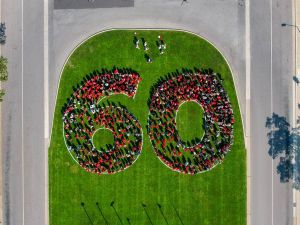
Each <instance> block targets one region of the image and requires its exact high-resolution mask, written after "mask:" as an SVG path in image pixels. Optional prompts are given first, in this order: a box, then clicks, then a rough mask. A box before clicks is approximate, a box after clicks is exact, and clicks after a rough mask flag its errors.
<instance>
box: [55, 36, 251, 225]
mask: <svg viewBox="0 0 300 225" xmlns="http://www.w3.org/2000/svg"><path fill="white" fill-rule="evenodd" d="M137 32H138V37H139V38H145V40H146V41H147V42H148V45H149V47H150V50H149V51H150V53H149V54H150V57H152V58H153V63H150V64H148V63H146V61H145V52H144V51H143V50H142V49H141V50H137V49H135V47H134V44H133V33H134V31H121V30H117V31H110V32H105V33H102V34H99V35H96V36H94V37H93V38H91V39H89V40H88V41H86V42H85V43H84V44H82V45H81V46H80V47H79V48H78V49H77V50H76V51H75V52H74V53H73V54H72V56H71V57H70V58H69V60H68V62H67V63H66V66H65V68H64V71H63V74H62V77H61V81H60V86H59V91H58V97H57V102H56V109H55V116H54V122H53V128H52V137H51V145H50V148H49V194H50V196H49V200H50V203H49V204H50V206H49V207H50V224H51V225H85V224H86V225H88V224H91V222H90V221H89V218H88V217H87V215H86V214H85V211H84V209H83V208H82V207H81V205H80V204H81V202H84V204H85V206H84V207H85V210H86V212H87V213H88V216H89V217H90V219H91V220H92V223H93V224H94V225H96V224H106V223H105V220H104V218H103V216H104V217H105V219H106V221H107V222H108V224H110V225H115V224H116V225H118V224H120V225H121V224H124V225H125V224H129V223H128V221H127V218H129V220H130V224H133V225H143V224H145V225H146V224H149V225H151V223H152V224H153V225H164V224H166V225H167V222H168V224H170V225H173V224H174V225H176V224H178V225H180V224H185V225H214V224H215V225H245V224H246V158H245V157H246V156H245V155H246V154H245V147H244V139H243V129H242V122H241V117H240V112H239V106H238V102H237V97H236V94H235V89H234V85H233V80H232V75H231V73H230V70H229V67H228V65H227V64H226V62H225V60H224V59H223V57H222V55H221V54H220V53H219V52H218V51H217V50H216V49H215V48H214V47H213V46H212V45H210V44H209V43H207V42H206V41H205V40H203V39H201V38H199V37H198V36H195V35H191V34H188V33H184V32H174V31H137ZM159 34H160V35H162V36H163V38H164V40H165V42H166V43H167V50H166V53H165V54H163V55H159V51H158V49H157V48H156V43H155V42H156V41H157V37H158V35H159ZM220 38H221V37H220ZM113 66H117V67H120V68H123V67H129V68H132V69H134V70H136V71H137V72H139V74H140V75H141V77H142V81H141V82H140V84H139V87H138V90H137V94H136V96H135V98H134V99H132V98H128V97H126V96H124V95H115V96H111V97H109V101H116V102H117V101H120V102H121V103H122V104H123V105H125V106H126V107H127V108H128V110H129V111H130V112H131V113H133V114H134V115H135V116H136V118H137V119H138V120H139V122H140V124H141V126H142V127H143V134H144V139H143V140H144V141H143V150H142V154H141V155H140V157H139V158H138V160H137V161H136V162H135V163H134V164H133V165H132V166H131V167H129V168H128V169H126V170H125V171H124V172H120V173H117V174H113V175H101V176H97V175H95V174H92V173H87V172H86V171H85V170H83V169H82V168H81V167H79V165H78V164H77V163H76V162H75V161H74V160H73V159H72V157H71V156H70V154H69V153H68V150H67V148H66V146H65V144H64V139H63V133H62V116H61V108H62V106H63V104H64V103H65V102H66V100H67V98H68V97H69V96H70V95H71V94H72V92H73V89H72V87H73V86H75V85H76V84H78V83H79V82H81V81H82V79H83V77H85V76H86V75H87V74H89V73H90V72H92V71H93V70H95V69H99V68H100V69H101V68H107V69H111V68H112V67H113ZM194 67H196V68H211V69H213V70H214V71H215V72H217V73H219V74H220V75H221V76H222V79H223V80H224V82H223V85H224V86H225V89H226V90H227V92H228V95H229V99H230V101H231V103H232V107H233V111H234V115H235V119H236V123H235V125H234V135H235V139H234V145H233V146H232V150H231V152H230V153H228V155H227V156H226V157H225V161H224V162H223V163H222V164H221V165H218V166H217V167H215V168H214V169H212V170H211V171H209V172H205V173H202V174H197V175H194V176H191V175H185V174H180V173H177V172H173V171H171V170H170V169H169V168H167V167H166V166H165V165H163V164H162V163H161V162H160V160H159V159H158V158H157V157H156V156H155V153H154V150H153V149H152V147H151V143H150V141H149V138H148V135H147V131H146V123H147V116H148V111H149V109H148V106H147V100H148V98H149V91H150V88H151V86H152V85H153V84H154V83H155V82H156V81H157V80H158V79H159V78H160V77H162V76H164V75H167V74H168V73H171V72H176V70H179V71H181V70H182V69H185V68H188V69H194ZM103 101H107V99H105V100H103ZM188 105H190V104H187V106H188ZM191 107H194V106H191ZM187 108H190V107H189V106H188V107H187ZM192 111H197V114H195V115H194V114H193V113H189V112H190V110H188V109H187V110H184V109H183V110H182V112H181V110H179V112H180V114H179V116H180V118H188V119H187V120H185V121H187V122H188V120H193V119H194V118H199V119H200V121H199V122H200V123H202V121H201V118H200V117H201V115H202V113H203V112H201V108H199V109H197V110H196V109H193V110H192ZM184 112H187V113H188V114H185V113H184ZM180 120H181V119H180ZM189 123H190V122H189ZM178 126H180V125H178ZM188 127H194V128H195V129H197V131H196V132H197V133H194V132H195V129H186V128H184V127H182V128H180V127H179V129H181V131H180V132H181V135H182V137H183V138H187V139H188V138H191V137H192V138H193V137H194V136H195V135H197V136H198V137H201V135H200V133H199V132H201V129H202V125H201V124H192V123H190V125H188V126H187V128H188ZM202 132H203V131H202ZM183 135H184V136H183ZM112 201H114V208H113V207H111V206H110V203H111V202H112ZM96 202H99V206H100V209H101V211H100V210H99V208H97V206H96V204H95V203H96ZM142 203H143V204H145V205H146V207H144V208H143V207H142V205H141V204H142ZM157 204H159V205H160V206H161V208H159V207H158V205H157ZM101 213H102V214H103V216H102V214H101ZM118 216H119V217H118ZM164 217H165V219H166V220H167V222H166V221H165V219H164ZM179 217H180V218H179ZM119 218H120V219H121V221H122V223H121V222H120V221H119ZM180 219H181V221H182V223H181V221H180Z"/></svg>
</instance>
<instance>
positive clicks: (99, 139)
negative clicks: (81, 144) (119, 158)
mask: <svg viewBox="0 0 300 225" xmlns="http://www.w3.org/2000/svg"><path fill="white" fill-rule="evenodd" d="M92 141H93V144H94V146H95V148H97V149H100V148H105V146H106V144H111V145H113V144H114V136H113V133H112V132H111V131H110V130H108V129H105V128H101V129H98V130H97V131H96V132H95V133H94V136H93V139H92Z"/></svg>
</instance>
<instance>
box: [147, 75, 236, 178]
mask: <svg viewBox="0 0 300 225" xmlns="http://www.w3.org/2000/svg"><path fill="white" fill-rule="evenodd" d="M185 101H195V102H197V103H198V104H200V105H201V107H202V108H203V110H204V116H205V118H204V125H203V129H204V132H205V133H204V136H203V137H202V139H201V137H200V138H198V140H197V141H194V142H193V143H191V144H190V145H189V146H186V145H185V144H184V143H183V141H182V140H181V138H180V136H179V134H178V130H177V129H176V115H177V111H178V109H179V106H180V104H182V103H183V102H185ZM149 107H150V114H149V119H148V133H149V136H150V140H151V143H152V145H153V147H154V149H155V152H156V154H157V156H158V157H159V158H160V159H161V160H162V161H163V162H164V163H165V164H166V165H167V166H168V167H170V168H171V169H173V170H175V171H178V172H183V173H188V174H196V173H199V172H203V171H207V170H209V169H211V168H212V167H214V166H215V165H217V164H218V163H221V162H222V161H223V158H224V156H225V155H226V153H227V152H228V151H229V150H230V147H231V145H232V142H233V124H234V122H235V121H234V116H233V111H232V108H231V104H230V102H229V98H228V96H227V94H226V92H225V90H224V88H223V86H222V84H221V83H220V81H219V80H218V78H217V76H215V75H214V74H201V73H200V72H195V73H188V72H186V73H184V74H179V75H173V76H169V77H167V78H166V79H163V80H160V81H159V82H158V83H157V85H156V88H155V89H154V91H153V92H152V95H151V97H150V101H149Z"/></svg>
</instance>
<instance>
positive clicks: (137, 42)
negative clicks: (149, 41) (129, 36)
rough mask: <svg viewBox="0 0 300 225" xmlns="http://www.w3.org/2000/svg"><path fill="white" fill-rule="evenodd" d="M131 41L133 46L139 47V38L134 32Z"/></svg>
mask: <svg viewBox="0 0 300 225" xmlns="http://www.w3.org/2000/svg"><path fill="white" fill-rule="evenodd" d="M133 42H134V44H135V48H136V49H140V45H139V44H140V41H139V39H138V38H137V36H136V32H134V38H133Z"/></svg>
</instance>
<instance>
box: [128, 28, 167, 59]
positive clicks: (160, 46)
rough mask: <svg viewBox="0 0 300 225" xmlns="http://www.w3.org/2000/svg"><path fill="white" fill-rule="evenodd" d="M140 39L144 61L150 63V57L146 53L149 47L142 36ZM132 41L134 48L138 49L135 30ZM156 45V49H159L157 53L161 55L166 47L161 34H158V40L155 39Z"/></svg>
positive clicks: (138, 44)
mask: <svg viewBox="0 0 300 225" xmlns="http://www.w3.org/2000/svg"><path fill="white" fill-rule="evenodd" d="M141 40H142V46H143V49H144V51H145V52H146V54H145V58H146V61H147V63H152V58H151V57H150V55H149V54H147V52H148V50H149V49H150V48H149V45H148V43H147V41H146V40H145V39H144V38H141ZM133 42H134V44H135V48H136V49H140V39H139V38H138V36H137V32H134V37H133ZM156 45H157V49H158V50H159V54H161V55H162V54H164V53H165V51H166V49H167V44H166V43H165V41H164V40H163V38H162V35H158V40H157V41H156Z"/></svg>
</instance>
